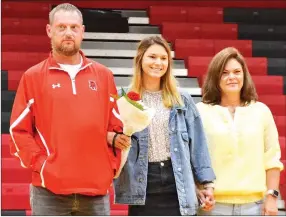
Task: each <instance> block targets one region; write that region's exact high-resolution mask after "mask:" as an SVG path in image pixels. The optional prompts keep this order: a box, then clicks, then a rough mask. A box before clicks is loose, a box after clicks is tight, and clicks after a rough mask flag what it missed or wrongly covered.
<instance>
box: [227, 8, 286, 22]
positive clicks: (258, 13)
mask: <svg viewBox="0 0 286 217" xmlns="http://www.w3.org/2000/svg"><path fill="white" fill-rule="evenodd" d="M223 19H224V22H227V23H245V24H258V25H266V24H274V25H285V24H286V10H285V9H264V8H263V9H258V8H224V11H223Z"/></svg>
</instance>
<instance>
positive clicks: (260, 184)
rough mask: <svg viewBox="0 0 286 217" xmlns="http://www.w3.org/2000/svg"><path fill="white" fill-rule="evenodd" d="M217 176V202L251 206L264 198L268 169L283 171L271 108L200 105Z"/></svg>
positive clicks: (256, 104)
mask: <svg viewBox="0 0 286 217" xmlns="http://www.w3.org/2000/svg"><path fill="white" fill-rule="evenodd" d="M197 108H198V110H199V112H200V114H201V118H202V121H203V126H204V130H205V134H206V137H207V140H208V146H209V152H210V156H211V159H212V166H213V169H214V171H215V174H216V177H217V179H216V181H215V192H214V193H215V200H216V201H217V202H220V203H234V204H242V203H250V202H254V201H258V200H260V199H262V198H263V197H264V193H265V191H266V172H265V171H266V170H267V169H271V168H280V170H282V169H283V164H282V163H281V162H280V157H281V151H280V145H279V140H278V132H277V128H276V125H275V122H274V119H273V116H272V113H271V111H270V110H269V108H268V107H267V106H266V105H265V104H263V103H261V102H256V103H254V102H253V103H251V104H250V105H249V106H246V107H237V108H236V112H235V116H234V119H233V118H232V117H231V114H230V113H229V111H228V108H226V107H222V106H219V105H215V106H212V105H207V104H204V103H202V102H200V103H198V104H197Z"/></svg>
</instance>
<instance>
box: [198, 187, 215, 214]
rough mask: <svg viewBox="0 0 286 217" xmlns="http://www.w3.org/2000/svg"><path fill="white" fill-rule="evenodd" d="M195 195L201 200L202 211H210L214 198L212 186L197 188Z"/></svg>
mask: <svg viewBox="0 0 286 217" xmlns="http://www.w3.org/2000/svg"><path fill="white" fill-rule="evenodd" d="M196 192H197V197H198V199H199V200H200V202H201V209H203V210H204V211H210V210H212V209H213V208H214V205H215V200H214V193H213V188H207V189H202V190H200V189H197V190H196Z"/></svg>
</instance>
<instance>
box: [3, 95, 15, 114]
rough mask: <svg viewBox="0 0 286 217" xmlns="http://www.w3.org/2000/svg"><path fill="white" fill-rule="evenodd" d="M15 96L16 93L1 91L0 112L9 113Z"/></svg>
mask: <svg viewBox="0 0 286 217" xmlns="http://www.w3.org/2000/svg"><path fill="white" fill-rule="evenodd" d="M15 95H16V91H9V90H3V91H2V92H1V99H2V101H1V102H2V103H1V111H3V112H11V110H12V107H13V103H14V98H15Z"/></svg>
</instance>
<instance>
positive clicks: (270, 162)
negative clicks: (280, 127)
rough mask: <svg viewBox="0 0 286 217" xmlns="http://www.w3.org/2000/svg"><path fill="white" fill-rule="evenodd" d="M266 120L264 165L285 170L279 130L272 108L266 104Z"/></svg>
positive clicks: (267, 167) (268, 167)
mask: <svg viewBox="0 0 286 217" xmlns="http://www.w3.org/2000/svg"><path fill="white" fill-rule="evenodd" d="M264 117H265V122H264V165H265V170H268V169H272V168H279V169H280V170H283V164H282V162H281V161H280V158H281V150H280V145H279V137H278V131H277V128H276V125H275V122H274V118H273V116H272V113H271V111H270V109H269V108H268V107H267V106H266V110H265V116H264Z"/></svg>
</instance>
